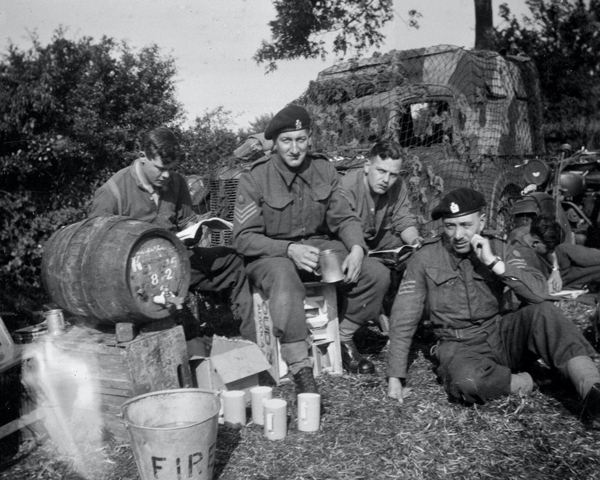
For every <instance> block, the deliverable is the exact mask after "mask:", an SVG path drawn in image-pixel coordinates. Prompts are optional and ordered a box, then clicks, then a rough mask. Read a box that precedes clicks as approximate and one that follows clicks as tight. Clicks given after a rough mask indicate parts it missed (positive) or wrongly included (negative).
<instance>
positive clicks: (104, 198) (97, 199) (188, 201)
mask: <svg viewBox="0 0 600 480" xmlns="http://www.w3.org/2000/svg"><path fill="white" fill-rule="evenodd" d="M88 213H89V214H88V216H89V218H94V217H100V216H104V215H124V216H126V217H131V218H135V219H137V220H142V221H144V222H148V223H152V224H154V225H156V226H159V227H162V228H165V229H167V230H170V231H174V232H176V231H179V230H181V229H183V228H185V227H186V226H188V225H190V224H191V223H193V222H195V221H197V215H196V213H195V212H194V210H192V198H191V197H190V192H189V189H188V186H187V183H186V181H185V178H183V176H181V175H179V174H178V173H175V172H171V174H170V177H169V179H168V181H167V182H166V183H165V185H164V186H163V187H162V188H161V189H160V196H159V201H158V205H157V204H156V203H155V202H154V200H153V199H152V195H151V194H150V193H149V192H148V191H147V190H146V189H145V188H144V186H143V184H142V182H141V180H140V179H139V178H138V176H137V173H136V171H135V161H134V162H133V163H132V164H131V165H130V166H128V167H125V168H123V169H121V170H119V171H118V172H117V173H115V174H114V175H113V176H112V177H111V178H110V179H109V180H108V181H107V182H106V183H104V184H103V185H102V186H101V187H100V188H98V190H96V193H95V195H94V199H93V200H92V205H91V207H90V210H89V212H88Z"/></svg>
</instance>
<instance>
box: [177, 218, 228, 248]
mask: <svg viewBox="0 0 600 480" xmlns="http://www.w3.org/2000/svg"><path fill="white" fill-rule="evenodd" d="M200 227H206V228H208V229H210V230H231V229H232V228H233V223H232V222H229V221H227V220H223V219H222V218H219V217H211V218H205V219H204V220H200V221H199V222H198V223H194V224H193V225H191V226H189V227H188V228H186V229H185V230H182V231H181V232H177V234H176V235H177V236H178V237H179V240H181V241H183V240H194V241H196V242H198V241H200V239H201V238H202V228H200Z"/></svg>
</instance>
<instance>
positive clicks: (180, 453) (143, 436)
mask: <svg viewBox="0 0 600 480" xmlns="http://www.w3.org/2000/svg"><path fill="white" fill-rule="evenodd" d="M219 407H220V401H219V397H218V394H217V393H215V392H210V391H206V390H201V389H198V388H185V389H176V390H162V391H159V392H152V393H147V394H145V395H140V396H139V397H134V398H132V399H131V400H128V401H127V402H125V403H124V404H123V406H122V407H121V412H122V415H123V420H124V421H125V425H126V426H127V431H128V433H129V438H130V441H131V449H132V450H133V455H134V458H135V463H136V465H137V467H138V471H139V474H140V478H141V479H142V480H173V479H177V478H185V479H192V480H211V479H212V474H213V468H214V463H215V453H216V452H215V450H216V445H217V429H218V415H219Z"/></svg>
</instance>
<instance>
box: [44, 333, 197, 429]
mask: <svg viewBox="0 0 600 480" xmlns="http://www.w3.org/2000/svg"><path fill="white" fill-rule="evenodd" d="M45 340H46V341H52V342H53V344H54V345H55V346H56V347H57V348H59V349H60V350H61V351H63V352H64V353H65V354H67V355H68V356H69V358H72V361H74V362H76V361H81V362H85V361H87V360H88V359H90V358H93V359H94V360H95V363H96V364H97V367H96V368H95V369H94V370H95V371H94V372H92V377H93V378H92V380H94V381H97V382H98V384H99V390H100V402H101V405H100V409H101V412H102V417H103V420H104V426H105V428H106V429H107V430H108V431H109V432H111V433H112V434H113V435H114V436H115V437H117V438H119V439H122V440H127V439H128V437H127V432H126V430H125V426H124V425H123V423H122V422H121V421H120V419H119V418H118V417H117V415H118V414H120V413H121V409H120V407H121V405H122V404H123V403H124V402H125V401H126V400H127V399H129V398H131V397H135V396H137V395H141V394H144V393H148V392H154V391H158V390H170V389H175V388H182V387H191V386H192V376H191V371H190V364H189V357H188V353H187V348H186V343H185V336H184V333H183V328H182V327H181V326H177V327H173V328H170V329H168V330H163V331H159V332H151V333H142V334H140V335H139V336H138V337H136V338H135V339H134V340H132V341H130V342H124V343H117V342H116V339H115V334H114V333H112V332H111V333H103V332H101V331H98V330H95V329H91V328H87V327H80V326H75V327H73V328H72V329H71V330H69V331H68V332H66V333H65V334H63V335H60V336H55V337H52V338H50V337H48V338H47V339H45Z"/></svg>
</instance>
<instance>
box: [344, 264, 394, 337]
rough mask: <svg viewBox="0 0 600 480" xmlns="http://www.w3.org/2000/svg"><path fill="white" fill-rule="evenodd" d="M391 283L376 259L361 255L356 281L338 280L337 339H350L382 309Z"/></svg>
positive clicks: (387, 271) (383, 267)
mask: <svg viewBox="0 0 600 480" xmlns="http://www.w3.org/2000/svg"><path fill="white" fill-rule="evenodd" d="M389 285H390V274H389V270H388V269H387V268H386V267H385V266H383V265H382V264H381V263H379V262H378V261H376V260H373V259H371V258H364V259H363V263H362V269H361V273H360V276H359V278H358V281H357V282H356V283H355V284H349V285H344V284H339V285H338V288H337V290H338V295H339V296H340V299H339V301H338V303H339V304H340V312H339V316H340V318H341V319H342V321H341V322H340V341H342V342H344V341H350V340H352V336H353V335H354V333H355V332H356V331H357V330H358V329H359V328H360V327H361V326H362V325H364V324H365V323H367V322H368V321H369V320H371V319H376V318H377V317H378V316H379V313H380V312H381V307H382V304H383V297H384V295H385V293H386V292H387V290H388V288H389Z"/></svg>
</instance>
